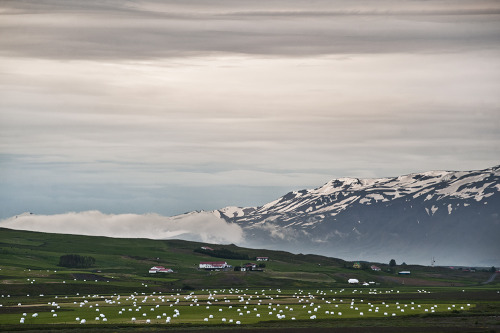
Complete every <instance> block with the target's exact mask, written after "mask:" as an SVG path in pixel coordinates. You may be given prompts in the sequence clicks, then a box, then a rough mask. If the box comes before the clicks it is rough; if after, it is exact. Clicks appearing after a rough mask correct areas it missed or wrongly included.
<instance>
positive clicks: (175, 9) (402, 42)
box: [0, 0, 500, 60]
mask: <svg viewBox="0 0 500 333" xmlns="http://www.w3.org/2000/svg"><path fill="white" fill-rule="evenodd" d="M39 2H40V1H32V2H29V1H28V2H27V4H26V3H24V2H18V1H7V2H3V5H4V7H5V9H4V12H3V15H2V21H1V23H0V29H1V30H2V32H3V34H2V40H1V42H0V50H1V53H0V54H4V55H15V56H19V57H37V58H52V59H66V60H75V59H110V60H119V59H158V58H171V57H183V56H184V57H185V56H205V55H207V54H214V53H215V54H217V53H233V54H249V55H272V56H294V57H297V56H311V55H325V54H352V53H358V54H359V53H395V52H399V53H401V52H403V53H405V52H443V51H444V52H450V51H452V52H456V51H458V50H464V49H468V50H477V49H479V48H483V47H487V46H489V47H491V46H493V45H495V43H496V42H497V41H498V23H497V22H498V20H497V16H498V13H499V10H500V6H499V5H498V2H495V1H477V3H476V2H474V3H475V4H474V5H471V4H470V3H469V4H464V3H463V2H462V1H458V0H455V1H452V3H449V2H447V3H446V4H443V3H442V2H440V1H436V2H434V1H432V2H431V1H425V2H422V1H413V2H408V1H406V2H404V5H401V4H400V3H401V2H399V3H398V2H395V1H384V2H379V1H377V2H376V3H374V4H373V5H370V4H368V3H367V2H365V1H348V2H346V1H343V2H340V1H330V2H328V1H323V2H319V3H316V4H315V5H314V6H311V5H310V4H306V3H305V2H303V1H287V2H269V3H268V2H257V3H256V4H252V3H249V2H247V1H246V2H234V1H221V2H217V3H213V2H210V3H209V4H208V5H207V4H206V3H201V2H186V3H179V2H174V1H165V2H157V1H141V2H135V3H134V4H133V5H130V3H127V4H126V5H124V4H122V3H120V2H109V3H106V4H102V3H101V2H100V1H85V4H84V5H82V3H81V2H80V1H43V2H42V3H43V4H42V5H40V4H39ZM345 3H349V4H348V5H345ZM20 19H21V20H22V23H19V22H20ZM422 19H423V20H425V24H422Z"/></svg>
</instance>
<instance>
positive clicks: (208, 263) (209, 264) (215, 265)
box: [200, 261, 231, 270]
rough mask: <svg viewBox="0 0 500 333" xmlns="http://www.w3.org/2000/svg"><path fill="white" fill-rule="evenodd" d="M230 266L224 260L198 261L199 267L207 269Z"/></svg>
mask: <svg viewBox="0 0 500 333" xmlns="http://www.w3.org/2000/svg"><path fill="white" fill-rule="evenodd" d="M228 267H231V266H230V265H228V264H227V262H225V261H202V262H200V269H208V270H214V269H225V268H228Z"/></svg>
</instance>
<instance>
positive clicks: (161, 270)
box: [149, 266, 174, 274]
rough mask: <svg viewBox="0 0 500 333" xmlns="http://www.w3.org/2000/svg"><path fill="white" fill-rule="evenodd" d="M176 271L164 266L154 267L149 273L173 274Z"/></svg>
mask: <svg viewBox="0 0 500 333" xmlns="http://www.w3.org/2000/svg"><path fill="white" fill-rule="evenodd" d="M173 272H174V271H173V270H172V269H171V268H165V267H163V266H153V267H151V268H150V269H149V273H151V274H155V273H173Z"/></svg>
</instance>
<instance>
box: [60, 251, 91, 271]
mask: <svg viewBox="0 0 500 333" xmlns="http://www.w3.org/2000/svg"><path fill="white" fill-rule="evenodd" d="M94 264H95V258H94V257H90V256H81V255H78V254H65V255H63V256H60V257H59V266H61V267H69V268H89V267H92V266H93V265H94Z"/></svg>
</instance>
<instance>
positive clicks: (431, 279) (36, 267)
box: [0, 229, 500, 332]
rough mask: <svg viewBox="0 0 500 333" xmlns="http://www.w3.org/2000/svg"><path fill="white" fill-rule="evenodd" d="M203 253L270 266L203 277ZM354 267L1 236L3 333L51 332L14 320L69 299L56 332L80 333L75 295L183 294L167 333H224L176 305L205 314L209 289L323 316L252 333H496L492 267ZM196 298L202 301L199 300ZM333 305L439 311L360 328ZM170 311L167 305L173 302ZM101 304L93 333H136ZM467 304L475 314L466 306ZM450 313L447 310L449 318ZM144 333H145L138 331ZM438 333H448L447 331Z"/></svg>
mask: <svg viewBox="0 0 500 333" xmlns="http://www.w3.org/2000/svg"><path fill="white" fill-rule="evenodd" d="M206 245H208V246H211V247H212V248H214V249H215V248H217V249H221V250H223V251H227V253H230V254H236V255H242V256H247V257H248V258H255V257H259V256H266V257H269V258H270V261H269V262H266V267H265V269H264V272H235V271H212V272H209V271H204V270H199V269H198V264H199V262H200V261H213V259H212V258H211V257H210V256H208V255H207V254H205V253H199V252H195V251H194V250H195V249H198V248H200V247H201V246H206ZM67 253H78V254H79V256H80V257H92V258H95V264H94V266H93V267H91V268H64V267H60V266H58V265H59V263H60V262H59V261H60V258H61V256H64V255H66V254H67ZM334 255H335V254H332V256H334ZM221 260H225V261H227V262H228V263H229V264H231V265H233V266H241V265H242V264H244V263H245V262H246V260H244V261H242V260H238V259H231V258H221ZM388 262H389V259H388ZM353 264H354V263H353V262H346V261H343V260H340V259H334V258H328V257H323V256H316V255H302V254H300V255H293V254H290V253H287V252H280V251H268V250H255V249H246V248H239V247H237V246H234V245H210V244H204V243H194V242H187V241H179V240H165V241H153V240H146V239H113V238H106V237H86V236H75V235H58V234H44V233H35V232H26V231H14V230H8V229H0V269H1V270H0V294H1V295H0V296H2V298H0V304H1V305H2V307H0V331H5V330H18V329H23V330H25V329H28V328H30V329H33V330H40V329H54V324H53V323H52V321H50V320H52V319H50V320H49V318H45V319H44V318H42V317H43V315H40V319H43V320H39V321H37V322H36V323H35V322H29V321H28V319H27V322H26V323H28V324H29V325H20V324H17V323H18V322H19V316H21V315H22V314H24V313H27V314H32V313H35V312H39V313H49V311H50V309H52V308H51V306H50V305H47V304H48V302H54V300H55V297H57V296H59V299H61V298H62V297H68V301H67V305H61V309H58V310H57V311H58V315H59V317H57V318H59V320H61V321H60V322H57V325H56V326H57V328H58V329H61V331H65V330H68V331H72V332H73V331H76V330H80V329H81V326H78V325H76V326H75V324H74V317H75V315H74V314H75V313H76V312H74V311H77V310H78V309H75V308H73V307H72V304H73V302H77V303H78V302H81V301H82V297H84V296H81V295H85V297H87V298H86V299H89V298H88V297H94V296H91V295H115V296H110V297H111V298H112V297H115V299H116V295H122V297H123V298H125V296H126V295H128V296H130V295H131V294H134V295H137V296H136V297H145V296H144V295H154V294H155V293H156V295H158V294H160V293H162V295H177V294H179V295H178V296H177V297H178V298H179V299H180V300H181V304H179V306H184V308H182V309H181V312H182V313H183V314H182V316H181V317H182V318H183V320H186V321H180V322H177V323H174V322H172V324H169V325H170V326H169V327H168V329H169V331H172V329H178V330H179V329H193V330H197V331H198V330H200V329H210V330H212V329H214V330H215V329H225V328H228V326H227V325H224V326H222V327H220V325H221V323H220V319H219V322H217V323H212V322H211V323H210V325H208V326H203V325H205V324H204V322H203V321H201V322H198V320H200V319H199V318H203V314H202V313H198V312H196V311H195V310H193V308H190V307H189V305H188V304H187V303H185V304H183V303H182V302H187V301H186V300H185V299H181V297H187V295H189V294H190V293H195V294H197V295H199V299H200V302H202V303H201V304H202V305H206V304H205V303H206V302H208V294H207V289H211V290H215V289H217V290H219V294H220V293H222V292H223V291H222V290H225V291H224V292H225V293H226V297H227V300H228V301H229V300H231V302H234V303H233V304H232V305H233V306H234V309H236V308H237V307H241V306H242V305H241V304H239V303H237V302H238V299H237V298H236V296H235V293H236V292H231V293H229V290H230V289H231V290H234V288H235V289H239V295H244V294H247V295H250V294H257V293H259V294H261V291H264V290H266V293H267V294H268V295H269V294H270V293H274V294H276V293H277V291H276V290H278V289H283V290H281V291H280V297H283V298H282V299H280V302H282V306H285V305H286V306H295V307H296V306H297V301H296V300H295V299H293V297H292V295H294V293H296V292H297V291H298V290H303V292H302V293H303V294H304V295H306V294H310V295H313V296H314V298H315V301H314V302H315V303H317V304H322V309H321V310H322V313H323V314H322V316H320V315H318V319H317V320H315V321H310V320H308V318H309V317H308V314H306V313H301V312H300V311H301V310H300V309H299V308H296V309H295V312H294V315H296V316H297V320H296V321H283V320H278V319H276V317H275V315H274V316H267V314H266V315H263V316H262V317H261V319H259V320H256V319H255V318H254V319H253V320H247V321H244V320H242V325H241V328H248V329H255V330H256V331H263V329H264V328H266V329H271V328H275V329H277V328H286V329H287V330H288V331H290V329H293V330H298V331H300V330H302V329H304V328H310V327H314V328H316V329H317V330H320V329H323V328H331V327H336V328H343V330H344V331H345V332H350V331H349V329H351V328H353V327H356V328H359V327H365V329H367V327H369V328H370V331H376V332H378V331H380V332H390V331H391V329H398V328H402V327H405V329H404V330H405V331H407V332H417V331H418V332H420V331H426V332H432V331H433V330H431V329H429V327H434V328H436V327H444V328H454V330H448V332H453V331H465V332H467V331H471V332H472V331H474V332H475V331H483V332H488V331H489V330H490V329H494V330H499V326H500V317H498V316H497V314H498V313H500V293H498V292H499V291H500V284H499V278H496V279H493V282H491V283H489V284H484V282H485V281H487V280H488V279H489V278H490V277H491V276H492V272H491V271H490V267H488V268H485V269H476V271H475V272H471V271H470V270H456V269H450V268H444V267H425V266H412V265H405V266H404V267H402V266H398V265H395V266H393V267H389V265H388V264H377V266H379V267H380V268H381V271H379V272H375V271H372V270H371V269H370V266H371V263H365V262H363V263H361V265H359V266H360V267H361V268H360V269H354V268H353ZM157 265H161V266H164V267H167V268H172V269H173V270H174V272H175V273H156V274H150V273H148V270H149V268H150V267H152V266H157ZM400 270H407V271H411V276H399V275H398V274H397V272H398V271H400ZM350 278H355V279H358V280H359V281H360V282H361V283H363V282H367V283H368V286H362V285H357V286H352V285H349V284H348V283H347V280H348V279H350ZM424 288H425V291H424ZM202 289H204V290H205V291H200V290H202ZM271 290H272V291H271ZM323 291H324V292H323ZM375 291H376V292H375ZM336 293H339V294H342V296H340V295H337V294H336ZM28 295H30V296H28ZM78 295H80V296H78ZM141 295H142V296H141ZM202 295H204V296H202ZM281 295H282V296H281ZM334 295H336V296H334ZM203 297H205V298H203ZM231 297H232V298H231ZM261 297H262V296H261ZM331 297H337V300H336V302H339V300H340V299H343V300H344V302H351V301H352V300H355V301H356V302H361V300H363V304H361V305H359V306H360V309H361V306H366V304H367V303H368V302H371V303H373V304H379V305H380V304H382V302H387V304H391V306H395V305H396V303H398V302H399V303H401V304H403V303H405V304H408V305H409V304H411V303H410V302H415V304H419V305H422V309H423V307H426V306H430V305H431V304H432V305H438V306H439V307H438V308H439V311H437V312H436V313H432V314H431V313H423V312H419V311H416V310H415V312H414V313H413V314H411V315H407V314H405V317H404V319H403V318H401V316H400V314H399V313H398V316H397V317H387V316H383V315H380V316H378V317H377V316H371V315H368V312H367V311H368V310H367V309H365V311H364V313H365V314H364V316H363V319H362V320H360V318H359V313H358V312H354V309H351V310H352V311H351V310H348V309H346V310H344V316H343V317H342V318H338V317H335V318H330V317H328V316H327V317H324V311H323V310H326V309H328V308H329V307H331V306H333V303H332V304H330V303H326V301H327V300H328V299H330V301H331ZM339 297H340V298H339ZM323 298H324V299H323ZM150 300H151V298H150ZM56 301H57V299H56ZM172 301H173V298H172V299H171V300H170V302H172ZM247 301H249V305H253V304H255V302H254V300H247ZM276 301H277V299H275V300H267V299H266V302H270V303H273V302H276ZM57 302H59V301H57ZM61 302H63V301H61ZM101 302H102V304H101V305H100V306H102V307H106V306H107V307H108V310H109V311H110V312H112V314H108V315H107V318H109V323H108V324H103V323H98V326H97V327H98V329H99V331H102V330H104V329H109V330H110V331H117V330H118V331H127V330H135V329H137V325H138V324H137V323H134V324H132V323H131V322H130V316H127V317H126V320H125V319H120V317H118V315H117V312H118V309H115V308H114V307H113V306H115V307H116V305H110V304H109V303H107V302H106V303H104V301H102V300H101ZM122 302H123V304H122V305H120V308H121V307H122V306H125V304H126V303H125V301H124V300H123V299H122ZM212 302H213V301H212ZM252 302H254V303H252ZM322 302H324V303H322ZM19 304H22V305H19ZM152 304H153V303H152ZM152 304H151V305H152ZM273 304H274V303H273ZM337 304H340V303H337ZM344 304H345V303H344ZM452 304H456V305H457V308H456V310H455V307H451V305H452ZM466 304H471V306H470V307H469V306H467V305H466ZM219 305H220V306H221V309H223V312H224V313H226V312H225V311H226V310H227V307H225V306H227V305H222V304H219ZM266 305H267V303H266ZM127 306H131V304H127ZM161 306H163V304H161ZM461 307H464V309H461ZM201 308H202V307H199V308H198V309H201ZM204 308H205V307H204V306H203V309H204ZM447 308H450V309H451V310H446V309H447ZM249 310H250V309H249ZM441 310H443V311H441ZM78 311H80V310H78ZM86 311H88V309H87V310H86ZM164 311H166V310H164ZM84 313H85V312H84ZM407 313H408V312H407ZM94 314H95V313H94ZM408 314H409V313H408ZM200 316H201V317H200ZM27 317H29V316H27ZM2 318H3V319H2ZM14 318H15V321H14ZM92 318H93V317H92ZM184 318H187V319H184ZM153 319H154V318H153ZM44 320H45V321H44ZM201 320H202V319H201ZM4 323H8V324H4ZM50 323H52V324H50ZM96 323H97V322H94V323H92V322H89V323H88V325H87V326H85V328H86V329H88V328H92V327H95V325H96ZM163 323H164V320H163ZM35 324H36V325H35ZM2 325H3V326H2ZM200 327H201V328H200ZM229 327H232V328H233V329H234V326H230V325H229ZM377 328H380V330H378V331H377ZM142 329H143V330H146V328H144V327H143V328H142ZM164 329H166V328H165V325H164V324H163V325H160V324H159V322H158V323H155V322H154V321H153V322H152V324H151V325H150V326H147V330H153V331H154V330H157V331H161V330H164ZM364 331H367V330H364ZM396 331H397V330H396ZM437 331H443V332H446V331H447V330H445V329H440V330H436V332H437ZM499 331H500V330H499ZM292 332H293V331H292ZM341 332H342V331H341Z"/></svg>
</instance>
